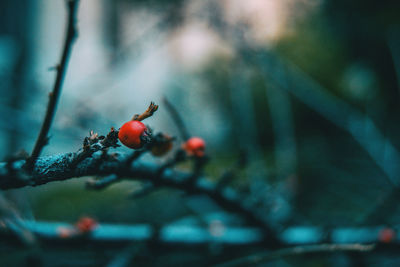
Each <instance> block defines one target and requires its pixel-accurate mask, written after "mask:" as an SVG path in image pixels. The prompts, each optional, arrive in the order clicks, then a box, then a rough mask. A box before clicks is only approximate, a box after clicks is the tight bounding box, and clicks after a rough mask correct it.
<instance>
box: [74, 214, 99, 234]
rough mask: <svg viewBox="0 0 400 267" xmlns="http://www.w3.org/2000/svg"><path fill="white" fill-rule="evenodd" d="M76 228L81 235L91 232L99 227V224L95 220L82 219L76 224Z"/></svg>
mask: <svg viewBox="0 0 400 267" xmlns="http://www.w3.org/2000/svg"><path fill="white" fill-rule="evenodd" d="M75 227H76V228H77V229H78V230H79V231H80V232H81V233H88V232H91V231H92V230H93V229H94V228H96V227H97V222H96V220H94V219H93V218H90V217H82V218H80V219H79V221H78V222H77V223H76V224H75Z"/></svg>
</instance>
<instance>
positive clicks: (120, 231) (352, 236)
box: [0, 220, 400, 254]
mask: <svg viewBox="0 0 400 267" xmlns="http://www.w3.org/2000/svg"><path fill="white" fill-rule="evenodd" d="M20 224H21V225H22V226H23V227H25V228H26V229H27V230H29V231H31V232H32V233H33V234H35V236H36V237H37V238H39V239H43V238H45V239H48V240H62V239H63V238H65V240H66V241H67V240H68V239H69V238H66V237H65V236H63V235H62V234H60V229H73V227H74V226H73V225H70V224H67V223H62V222H46V221H23V220H21V221H20ZM382 229H385V228H382V227H377V226H372V227H358V228H351V227H349V228H341V227H337V228H332V229H330V230H329V232H330V233H331V237H330V238H328V239H327V238H326V237H324V236H323V234H324V232H323V231H322V228H320V227H312V226H310V227H302V226H292V227H289V228H287V229H286V230H285V231H283V232H281V233H280V234H279V238H280V240H282V246H281V247H277V248H278V249H279V248H283V247H285V248H289V249H294V248H306V249H305V250H302V249H299V250H300V251H301V253H309V252H311V251H310V249H311V248H313V249H311V250H314V249H315V248H316V247H313V245H316V246H322V247H320V249H321V250H327V251H331V250H335V249H333V248H335V247H336V246H337V245H335V244H338V245H339V244H342V245H345V246H350V245H354V244H363V245H366V244H377V247H378V248H381V249H385V248H389V247H391V248H397V249H398V248H399V244H400V239H399V238H394V239H393V240H391V241H390V242H383V241H382V240H381V236H380V233H381V232H382ZM158 230H159V236H158V240H157V241H158V242H160V243H175V244H179V243H181V244H189V243H191V244H206V243H209V242H213V241H214V242H216V243H222V244H232V245H240V244H242V245H246V244H247V245H250V244H261V243H263V241H264V240H263V238H264V237H263V235H262V232H261V230H260V229H259V228H255V227H236V226H235V227H233V226H229V225H225V224H223V223H222V225H221V227H220V228H218V231H216V230H215V229H214V228H213V226H212V224H208V225H206V226H205V227H204V226H198V225H191V224H188V225H182V224H181V223H176V222H175V223H174V222H173V223H170V224H166V225H163V226H162V227H161V228H160V229H158ZM156 232H157V231H156V230H155V227H153V226H151V225H149V224H132V225H131V224H107V223H99V224H98V225H97V227H96V228H94V229H93V230H92V231H91V232H89V233H86V234H89V235H85V236H81V237H82V238H84V239H86V240H88V241H94V242H105V243H106V242H109V243H121V244H126V243H127V242H135V241H138V242H142V241H149V240H154V235H155V234H156ZM289 234H290V235H289ZM321 234H322V235H321ZM1 237H2V233H1V231H0V240H2V239H1ZM79 237H80V236H79V235H73V236H70V239H71V238H79ZM3 241H4V240H3ZM386 241H387V240H386ZM382 242H383V243H382ZM325 243H326V244H325ZM328 243H329V245H328ZM318 244H319V245H318ZM336 248H337V247H336ZM304 251H307V252H304ZM270 253H273V252H270ZM268 254H269V253H268Z"/></svg>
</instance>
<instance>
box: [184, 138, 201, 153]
mask: <svg viewBox="0 0 400 267" xmlns="http://www.w3.org/2000/svg"><path fill="white" fill-rule="evenodd" d="M182 147H183V149H184V150H185V151H186V153H187V154H188V155H189V156H195V157H202V156H204V151H205V149H206V142H204V140H203V139H202V138H200V137H191V138H189V139H188V140H187V141H186V142H185V143H184V144H183V146H182Z"/></svg>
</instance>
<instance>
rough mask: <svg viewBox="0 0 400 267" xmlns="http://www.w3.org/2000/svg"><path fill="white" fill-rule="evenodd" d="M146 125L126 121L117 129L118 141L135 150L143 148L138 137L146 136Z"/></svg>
mask: <svg viewBox="0 0 400 267" xmlns="http://www.w3.org/2000/svg"><path fill="white" fill-rule="evenodd" d="M146 130H147V128H146V125H144V124H143V123H142V122H140V121H128V122H127V123H125V124H124V125H122V127H121V129H119V133H118V139H119V141H121V143H123V144H124V145H126V146H127V147H130V148H133V149H137V148H141V147H142V146H143V143H142V140H141V139H140V137H142V136H143V135H146V133H145V131H146Z"/></svg>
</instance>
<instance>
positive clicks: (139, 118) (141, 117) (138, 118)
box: [132, 102, 158, 121]
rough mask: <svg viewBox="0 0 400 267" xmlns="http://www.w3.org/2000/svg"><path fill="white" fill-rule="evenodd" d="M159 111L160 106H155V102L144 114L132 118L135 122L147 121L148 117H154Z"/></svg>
mask: <svg viewBox="0 0 400 267" xmlns="http://www.w3.org/2000/svg"><path fill="white" fill-rule="evenodd" d="M157 109H158V105H156V104H154V102H151V103H150V106H149V107H148V108H147V110H146V111H145V112H143V113H142V114H140V115H139V114H135V115H134V116H133V118H132V120H133V121H142V120H144V119H147V118H148V117H151V116H153V114H154V112H156V111H157Z"/></svg>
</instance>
